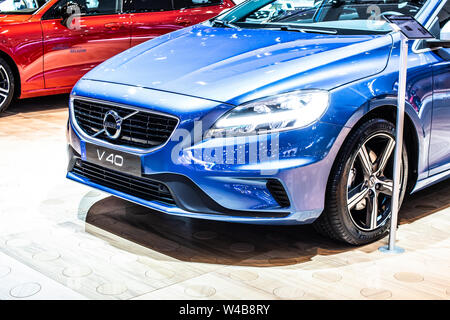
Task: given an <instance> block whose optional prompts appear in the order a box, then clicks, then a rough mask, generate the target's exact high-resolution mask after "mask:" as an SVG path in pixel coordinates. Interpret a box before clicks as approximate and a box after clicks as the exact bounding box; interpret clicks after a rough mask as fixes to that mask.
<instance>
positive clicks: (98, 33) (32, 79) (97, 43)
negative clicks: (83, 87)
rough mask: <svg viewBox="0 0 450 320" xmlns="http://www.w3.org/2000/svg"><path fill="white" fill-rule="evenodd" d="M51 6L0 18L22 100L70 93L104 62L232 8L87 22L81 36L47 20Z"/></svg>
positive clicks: (1, 45)
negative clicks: (78, 82)
mask: <svg viewBox="0 0 450 320" xmlns="http://www.w3.org/2000/svg"><path fill="white" fill-rule="evenodd" d="M57 3H58V0H50V1H49V2H48V3H47V4H46V5H45V6H44V7H42V8H41V9H40V10H38V11H37V12H36V13H35V14H33V15H1V14H0V54H1V55H3V56H4V57H6V58H7V59H8V61H10V62H11V64H14V66H15V67H16V68H17V70H18V72H19V74H20V82H21V83H20V84H21V85H20V88H21V92H20V97H22V98H26V97H33V96H39V95H47V94H56V93H65V92H70V90H71V88H72V87H73V85H74V84H75V83H76V81H77V80H79V79H80V78H81V77H82V76H83V75H84V74H85V73H86V72H88V71H89V70H91V69H92V68H94V67H95V66H97V65H98V64H99V63H101V62H103V61H105V60H106V59H108V58H110V57H112V56H114V55H116V54H118V53H120V52H122V51H124V50H127V49H129V48H130V47H132V46H134V45H137V44H140V43H141V42H143V41H146V40H148V39H152V38H154V37H157V36H160V35H162V34H164V33H167V32H171V31H174V30H178V29H181V28H183V27H186V26H189V25H192V24H196V23H198V22H201V21H203V20H205V19H209V18H211V17H213V16H216V15H217V14H219V13H220V12H221V11H222V10H224V9H226V8H229V7H232V6H233V5H234V4H233V3H232V2H231V1H230V0H224V1H223V3H222V4H221V5H214V6H202V7H199V8H191V9H183V10H170V11H164V12H143V13H138V14H132V13H126V12H125V13H120V14H114V15H95V16H83V17H82V18H81V21H80V26H81V28H80V29H79V30H70V29H68V28H66V27H65V26H63V25H62V24H61V19H50V20H47V19H46V18H45V16H44V15H45V14H46V12H47V11H49V10H51V9H52V8H53V7H54V6H55V5H57Z"/></svg>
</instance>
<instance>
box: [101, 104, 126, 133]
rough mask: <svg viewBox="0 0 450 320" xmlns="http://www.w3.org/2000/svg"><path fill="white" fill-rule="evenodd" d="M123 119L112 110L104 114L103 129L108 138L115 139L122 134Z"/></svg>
mask: <svg viewBox="0 0 450 320" xmlns="http://www.w3.org/2000/svg"><path fill="white" fill-rule="evenodd" d="M122 121H123V119H122V118H121V117H120V116H119V115H118V114H117V112H115V111H113V110H109V111H108V112H106V114H105V117H104V118H103V129H104V130H105V133H106V135H107V136H108V137H110V138H111V139H117V138H119V136H120V133H121V132H122Z"/></svg>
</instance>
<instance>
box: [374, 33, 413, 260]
mask: <svg viewBox="0 0 450 320" xmlns="http://www.w3.org/2000/svg"><path fill="white" fill-rule="evenodd" d="M399 34H400V36H401V44H400V60H399V74H398V97H397V124H396V134H395V140H396V143H395V153H394V177H393V186H392V202H391V211H392V213H391V228H390V232H389V245H388V246H384V247H381V248H380V250H381V251H384V252H390V253H401V252H404V250H403V249H402V248H399V247H396V246H395V241H396V235H397V222H398V211H399V206H400V188H401V175H402V174H401V165H402V153H403V129H404V122H405V99H406V76H407V71H408V38H406V36H405V35H403V33H401V32H399Z"/></svg>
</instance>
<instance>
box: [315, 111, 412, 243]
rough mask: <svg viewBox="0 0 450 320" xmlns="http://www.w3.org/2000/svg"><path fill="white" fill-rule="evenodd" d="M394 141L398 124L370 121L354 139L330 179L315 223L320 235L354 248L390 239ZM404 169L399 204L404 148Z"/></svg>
mask: <svg viewBox="0 0 450 320" xmlns="http://www.w3.org/2000/svg"><path fill="white" fill-rule="evenodd" d="M394 139H395V127H394V125H393V124H392V123H391V122H389V121H386V120H383V119H373V120H369V121H367V122H366V123H364V124H362V125H361V126H360V127H359V128H358V129H357V130H356V131H354V132H352V133H351V134H350V136H349V138H348V139H347V140H346V142H345V143H344V145H343V146H342V148H341V150H340V152H339V154H338V157H337V159H336V162H335V164H334V166H333V169H332V171H331V174H330V178H329V181H328V187H327V194H326V200H325V202H326V203H325V211H324V212H323V213H322V214H321V216H320V217H319V218H318V219H317V220H316V221H315V222H314V224H313V225H314V227H315V229H316V230H317V231H318V232H319V233H321V234H322V235H325V236H328V237H330V238H332V239H336V240H339V241H342V242H346V243H348V244H352V245H363V244H367V243H370V242H373V241H376V240H378V239H380V238H383V237H384V236H385V235H386V234H387V232H388V229H389V226H390V220H391V219H390V217H391V199H392V190H390V189H389V188H391V189H392V180H393V178H392V176H393V158H394V150H395V140H394ZM386 155H387V156H386ZM364 159H366V160H364ZM401 166H402V174H401V193H400V205H401V203H402V202H403V199H404V196H405V193H406V186H407V182H408V155H407V150H406V146H405V144H404V147H403V154H402V165H401ZM369 171H370V172H371V173H370V174H369ZM375 212H376V214H374V213H375Z"/></svg>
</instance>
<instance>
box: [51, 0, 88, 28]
mask: <svg viewBox="0 0 450 320" xmlns="http://www.w3.org/2000/svg"><path fill="white" fill-rule="evenodd" d="M81 10H82V7H81V6H80V5H79V4H78V3H76V2H72V1H69V2H67V3H66V4H64V5H63V6H61V7H59V8H58V9H57V12H58V15H59V16H60V17H61V19H62V21H61V24H62V25H63V26H65V27H66V28H69V29H72V28H73V26H72V23H73V20H74V19H75V18H77V17H78V18H79V17H80V16H81Z"/></svg>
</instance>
